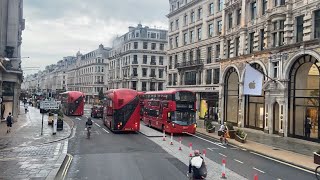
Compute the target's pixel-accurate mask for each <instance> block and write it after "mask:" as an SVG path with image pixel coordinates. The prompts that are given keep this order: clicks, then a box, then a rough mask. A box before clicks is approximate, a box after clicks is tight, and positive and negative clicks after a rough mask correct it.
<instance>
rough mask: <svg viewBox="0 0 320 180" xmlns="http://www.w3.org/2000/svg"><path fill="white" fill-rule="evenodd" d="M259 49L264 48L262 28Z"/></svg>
mask: <svg viewBox="0 0 320 180" xmlns="http://www.w3.org/2000/svg"><path fill="white" fill-rule="evenodd" d="M260 50H261V51H262V50H264V29H260Z"/></svg>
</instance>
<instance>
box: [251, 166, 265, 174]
mask: <svg viewBox="0 0 320 180" xmlns="http://www.w3.org/2000/svg"><path fill="white" fill-rule="evenodd" d="M252 169H254V170H257V171H259V172H261V173H263V174H264V173H265V172H264V171H262V170H260V169H258V168H255V167H253V168H252Z"/></svg>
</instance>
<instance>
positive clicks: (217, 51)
mask: <svg viewBox="0 0 320 180" xmlns="http://www.w3.org/2000/svg"><path fill="white" fill-rule="evenodd" d="M216 58H220V44H217V45H216Z"/></svg>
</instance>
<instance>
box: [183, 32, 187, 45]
mask: <svg viewBox="0 0 320 180" xmlns="http://www.w3.org/2000/svg"><path fill="white" fill-rule="evenodd" d="M187 43H188V33H184V34H183V44H184V45H186V44H187Z"/></svg>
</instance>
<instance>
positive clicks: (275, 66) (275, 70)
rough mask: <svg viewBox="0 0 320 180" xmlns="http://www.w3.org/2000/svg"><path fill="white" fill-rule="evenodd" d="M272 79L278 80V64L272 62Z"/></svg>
mask: <svg viewBox="0 0 320 180" xmlns="http://www.w3.org/2000/svg"><path fill="white" fill-rule="evenodd" d="M272 65H273V78H278V71H279V62H273V63H272Z"/></svg>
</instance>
